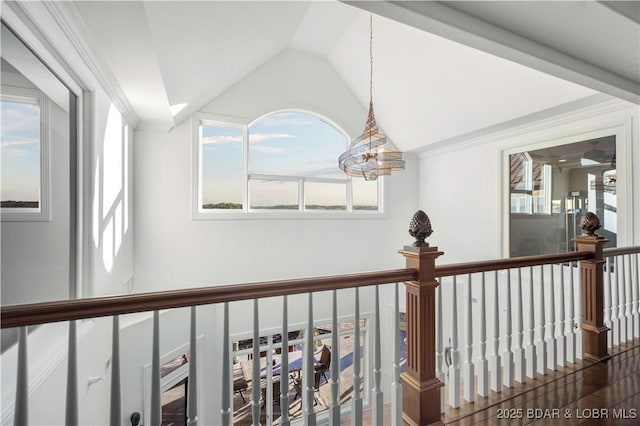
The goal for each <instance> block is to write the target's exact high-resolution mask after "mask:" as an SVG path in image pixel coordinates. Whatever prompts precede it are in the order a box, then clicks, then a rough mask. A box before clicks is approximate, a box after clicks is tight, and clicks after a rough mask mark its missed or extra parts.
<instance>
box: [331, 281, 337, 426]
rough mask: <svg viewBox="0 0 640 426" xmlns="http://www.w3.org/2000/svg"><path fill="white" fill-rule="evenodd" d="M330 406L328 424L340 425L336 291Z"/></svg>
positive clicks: (332, 327) (334, 299)
mask: <svg viewBox="0 0 640 426" xmlns="http://www.w3.org/2000/svg"><path fill="white" fill-rule="evenodd" d="M331 330H332V333H331V361H332V362H331V405H330V406H329V424H330V425H339V424H340V368H339V367H340V365H339V364H340V363H339V362H338V361H339V360H340V341H339V335H340V326H339V324H338V291H337V290H333V305H332V312H331Z"/></svg>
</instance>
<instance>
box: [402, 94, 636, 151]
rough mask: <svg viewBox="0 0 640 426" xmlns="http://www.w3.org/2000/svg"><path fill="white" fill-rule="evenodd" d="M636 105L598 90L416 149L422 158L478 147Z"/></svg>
mask: <svg viewBox="0 0 640 426" xmlns="http://www.w3.org/2000/svg"><path fill="white" fill-rule="evenodd" d="M632 107H634V104H632V103H629V102H626V101H622V100H619V99H615V98H612V97H610V96H608V95H604V94H602V93H596V94H594V95H591V96H587V97H585V98H582V99H578V100H575V101H572V102H568V103H566V104H562V105H558V106H555V107H553V108H549V109H546V110H543V111H539V112H536V113H533V114H529V115H526V116H524V117H519V118H516V119H513V120H509V121H505V122H503V123H500V124H496V125H494V126H489V127H485V128H483V129H479V130H476V131H473V132H469V133H466V134H464V135H459V136H455V137H453V138H450V139H445V140H441V141H439V142H435V143H433V144H430V145H428V146H426V147H424V148H421V149H420V150H416V151H414V152H417V153H418V155H419V156H420V158H424V157H427V156H429V155H433V154H436V153H446V152H452V151H456V150H460V149H464V148H466V147H469V146H479V145H482V144H487V143H491V142H495V141H500V140H505V139H513V138H516V137H522V136H525V135H527V134H531V133H534V132H538V131H544V130H546V129H549V128H554V127H558V126H562V125H565V124H568V123H571V122H575V121H576V120H581V119H589V118H592V117H594V116H595V115H604V114H607V113H610V112H615V111H620V110H625V109H629V108H632Z"/></svg>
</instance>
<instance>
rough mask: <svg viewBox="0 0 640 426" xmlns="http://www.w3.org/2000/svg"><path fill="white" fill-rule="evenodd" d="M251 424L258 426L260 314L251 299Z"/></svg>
mask: <svg viewBox="0 0 640 426" xmlns="http://www.w3.org/2000/svg"><path fill="white" fill-rule="evenodd" d="M251 364H252V365H251V367H252V368H251V373H252V374H251V424H252V425H253V426H260V406H261V405H262V402H263V401H262V395H260V314H259V309H258V299H253V359H252V363H251Z"/></svg>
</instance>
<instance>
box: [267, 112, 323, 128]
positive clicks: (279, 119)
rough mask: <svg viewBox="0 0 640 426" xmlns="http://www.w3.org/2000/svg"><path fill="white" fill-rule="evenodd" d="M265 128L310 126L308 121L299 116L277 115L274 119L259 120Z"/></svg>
mask: <svg viewBox="0 0 640 426" xmlns="http://www.w3.org/2000/svg"><path fill="white" fill-rule="evenodd" d="M260 124H263V125H265V126H307V125H310V124H312V123H311V121H310V120H308V119H306V118H304V117H301V116H300V115H299V114H277V116H275V117H265V118H263V119H262V120H260Z"/></svg>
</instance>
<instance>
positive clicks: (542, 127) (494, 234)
mask: <svg viewBox="0 0 640 426" xmlns="http://www.w3.org/2000/svg"><path fill="white" fill-rule="evenodd" d="M625 123H626V125H625ZM639 123H640V113H639V111H638V107H637V106H634V105H631V104H629V103H626V102H623V101H608V102H604V103H601V104H599V105H596V106H593V107H586V108H584V109H581V110H576V111H573V112H568V113H563V114H558V115H557V116H554V117H550V118H547V119H544V120H540V121H537V122H533V123H530V124H527V125H522V126H520V127H516V128H512V129H507V130H503V131H500V132H496V133H495V134H490V135H487V136H483V137H477V138H474V139H469V140H463V141H460V142H459V143H457V144H455V145H452V146H447V147H444V148H439V149H437V150H431V151H429V150H427V151H424V152H422V153H421V154H420V162H419V164H420V165H419V175H420V178H419V179H420V188H419V194H420V196H419V200H420V201H419V202H420V206H422V207H424V209H425V211H426V212H427V214H428V215H429V217H430V218H431V222H432V225H433V228H434V233H433V235H432V236H431V241H432V242H433V243H434V244H435V245H437V246H438V248H439V249H440V250H442V251H444V252H445V254H444V256H442V257H441V258H440V259H439V261H440V263H443V264H444V263H455V262H466V261H475V260H484V259H493V258H500V257H503V256H504V257H507V256H508V249H507V247H506V245H504V244H503V235H504V233H505V232H508V228H506V227H505V226H504V224H503V220H504V221H508V218H509V214H508V205H504V199H503V195H504V194H503V191H504V188H505V186H504V181H503V179H504V174H503V151H507V150H509V149H514V148H516V147H525V146H532V145H533V146H536V145H537V146H541V145H544V144H548V143H551V142H553V141H558V142H561V143H570V142H574V141H580V140H584V139H586V137H585V135H590V134H596V133H598V132H606V130H602V129H611V128H616V129H618V130H616V131H619V132H622V133H625V134H624V135H623V134H619V135H618V136H617V137H618V138H619V139H626V140H627V142H626V148H625V149H626V152H623V151H624V150H623V149H621V148H623V147H621V145H620V141H618V146H617V150H618V157H617V159H618V203H619V205H618V224H619V240H618V245H619V246H626V245H634V244H638V243H640V230H639V229H638V228H639V226H638V225H637V223H638V217H640V204H639V202H638V200H639V198H640V159H639V155H638V144H639V143H640V136H639V130H638V124H639ZM620 129H622V130H620ZM621 157H622V159H621ZM506 223H507V224H508V222H506ZM505 228H506V229H505ZM503 248H504V250H505V251H503Z"/></svg>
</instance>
